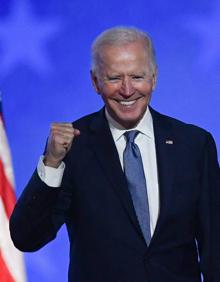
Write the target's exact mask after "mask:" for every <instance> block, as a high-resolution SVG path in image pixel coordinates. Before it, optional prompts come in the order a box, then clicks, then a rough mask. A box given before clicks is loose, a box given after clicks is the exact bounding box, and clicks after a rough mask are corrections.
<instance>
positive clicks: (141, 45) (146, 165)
mask: <svg viewBox="0 0 220 282" xmlns="http://www.w3.org/2000/svg"><path fill="white" fill-rule="evenodd" d="M91 77H92V81H93V85H94V87H95V90H96V91H97V93H98V94H99V95H101V97H102V99H103V101H104V103H105V108H104V109H102V110H101V111H99V112H97V113H93V114H91V115H88V116H85V117H83V118H81V119H79V120H77V121H75V122H74V123H73V124H71V123H56V124H53V125H52V127H51V132H50V136H49V138H48V142H47V147H46V150H45V154H44V156H43V157H42V158H41V160H40V161H39V164H38V168H37V170H36V171H35V172H34V174H33V176H32V178H31V180H30V181H29V183H28V185H27V187H26V188H25V190H24V192H23V193H22V195H21V197H20V199H19V200H18V202H17V205H16V207H15V210H14V212H13V214H12V217H11V220H10V231H11V236H12V239H13V242H14V244H15V246H16V247H17V248H19V249H20V250H22V251H35V250H38V249H39V248H41V247H42V246H44V245H45V244H46V243H48V242H49V241H51V240H53V239H54V238H55V237H56V233H57V231H58V230H59V228H60V226H61V225H62V224H63V223H65V224H66V225H67V229H68V235H69V239H70V266H69V281H75V282H199V281H202V280H201V274H202V275H203V278H204V281H205V282H219V281H220V237H219V235H220V223H219V222H220V218H219V217H220V190H219V189H220V172H219V165H218V161H217V152H216V147H215V143H214V140H213V138H212V136H211V135H210V134H209V133H208V132H206V131H205V130H203V129H200V128H198V127H196V126H193V125H188V124H185V123H183V122H180V121H178V120H176V119H173V118H170V117H167V116H164V115H162V114H159V113H158V112H156V111H154V110H153V109H152V108H151V107H150V106H149V102H150V98H151V93H152V91H153V90H154V88H155V84H156V79H157V66H156V61H155V56H154V51H153V46H152V43H151V40H150V39H149V37H148V35H147V34H145V33H144V32H142V31H139V30H136V29H134V28H113V29H110V30H107V31H105V32H104V33H102V34H101V35H100V36H99V37H98V38H97V39H96V40H95V42H94V44H93V47H92V70H91ZM204 110H205V109H204Z"/></svg>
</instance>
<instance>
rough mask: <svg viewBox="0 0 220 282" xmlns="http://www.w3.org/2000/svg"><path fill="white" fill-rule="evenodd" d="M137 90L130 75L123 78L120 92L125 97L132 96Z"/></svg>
mask: <svg viewBox="0 0 220 282" xmlns="http://www.w3.org/2000/svg"><path fill="white" fill-rule="evenodd" d="M134 92H135V90H134V87H133V85H132V81H131V79H130V78H129V77H125V78H123V80H122V84H121V89H120V94H121V95H122V96H124V97H130V96H132V95H133V94H134Z"/></svg>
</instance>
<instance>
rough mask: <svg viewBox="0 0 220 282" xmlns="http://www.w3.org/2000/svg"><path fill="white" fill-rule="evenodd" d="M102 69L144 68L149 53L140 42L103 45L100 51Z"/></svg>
mask: <svg viewBox="0 0 220 282" xmlns="http://www.w3.org/2000/svg"><path fill="white" fill-rule="evenodd" d="M100 66H101V68H102V69H104V70H105V69H110V70H112V71H120V70H121V69H123V70H124V69H125V68H126V69H127V70H129V69H134V68H137V69H146V68H148V67H149V55H148V52H147V50H146V47H144V46H143V44H142V43H140V42H134V43H128V44H125V45H121V46H104V47H103V48H102V50H101V53H100Z"/></svg>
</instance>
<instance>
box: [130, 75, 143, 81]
mask: <svg viewBox="0 0 220 282" xmlns="http://www.w3.org/2000/svg"><path fill="white" fill-rule="evenodd" d="M132 79H134V80H143V79H144V76H143V75H133V76H132Z"/></svg>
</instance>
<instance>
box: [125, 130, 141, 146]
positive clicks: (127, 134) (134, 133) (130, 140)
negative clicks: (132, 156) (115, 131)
mask: <svg viewBox="0 0 220 282" xmlns="http://www.w3.org/2000/svg"><path fill="white" fill-rule="evenodd" d="M138 133H139V131H138V130H131V131H126V132H125V133H124V135H125V138H126V140H127V143H134V139H135V138H136V136H137V135H138Z"/></svg>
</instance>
